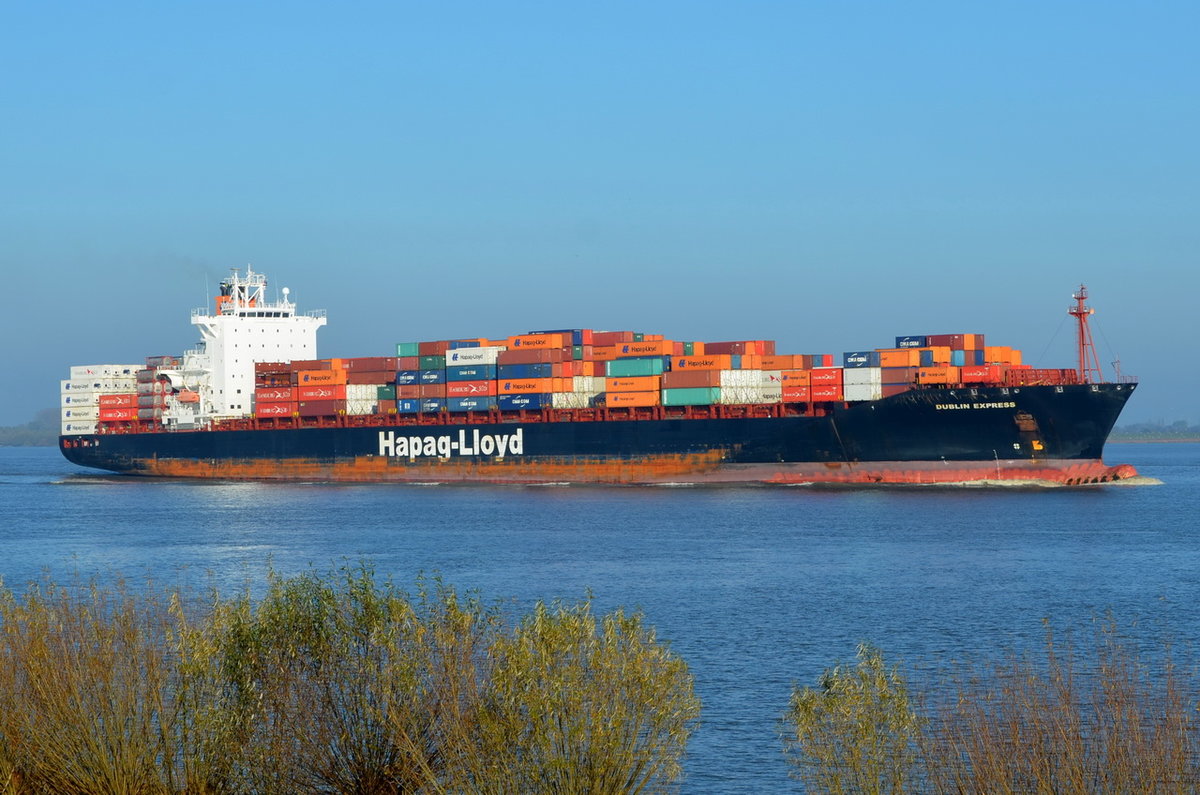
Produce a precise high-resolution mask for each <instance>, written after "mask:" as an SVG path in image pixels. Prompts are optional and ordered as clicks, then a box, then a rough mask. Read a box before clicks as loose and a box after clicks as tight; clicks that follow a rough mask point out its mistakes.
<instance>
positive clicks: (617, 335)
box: [592, 331, 634, 346]
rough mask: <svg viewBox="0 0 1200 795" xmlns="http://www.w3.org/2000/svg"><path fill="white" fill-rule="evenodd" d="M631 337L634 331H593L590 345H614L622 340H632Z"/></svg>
mask: <svg viewBox="0 0 1200 795" xmlns="http://www.w3.org/2000/svg"><path fill="white" fill-rule="evenodd" d="M633 338H634V332H632V331H593V332H592V345H595V346H606V345H616V344H618V343H622V342H633V341H634V339H633Z"/></svg>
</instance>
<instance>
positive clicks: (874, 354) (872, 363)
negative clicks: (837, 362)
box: [842, 351, 879, 368]
mask: <svg viewBox="0 0 1200 795" xmlns="http://www.w3.org/2000/svg"><path fill="white" fill-rule="evenodd" d="M842 366H843V367H846V368H851V367H878V366H879V351H847V352H846V353H843V354H842Z"/></svg>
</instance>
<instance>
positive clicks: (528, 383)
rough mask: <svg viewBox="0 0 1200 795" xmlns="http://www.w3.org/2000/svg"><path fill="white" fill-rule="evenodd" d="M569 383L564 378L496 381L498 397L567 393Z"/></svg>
mask: <svg viewBox="0 0 1200 795" xmlns="http://www.w3.org/2000/svg"><path fill="white" fill-rule="evenodd" d="M570 387H571V381H570V380H568V379H564V378H519V379H516V378H514V379H500V380H498V381H496V393H497V394H499V395H513V394H528V393H542V392H545V393H550V392H569V391H570Z"/></svg>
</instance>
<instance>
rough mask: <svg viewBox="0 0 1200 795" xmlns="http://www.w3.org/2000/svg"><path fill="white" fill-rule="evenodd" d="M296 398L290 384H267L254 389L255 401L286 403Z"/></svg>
mask: <svg viewBox="0 0 1200 795" xmlns="http://www.w3.org/2000/svg"><path fill="white" fill-rule="evenodd" d="M295 398H296V394H295V390H294V389H293V388H292V387H290V386H265V387H259V388H258V389H256V390H254V402H255V403H286V402H289V401H292V400H294V399H295Z"/></svg>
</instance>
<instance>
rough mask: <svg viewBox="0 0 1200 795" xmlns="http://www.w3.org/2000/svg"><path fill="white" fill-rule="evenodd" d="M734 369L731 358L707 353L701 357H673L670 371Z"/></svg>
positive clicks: (726, 355)
mask: <svg viewBox="0 0 1200 795" xmlns="http://www.w3.org/2000/svg"><path fill="white" fill-rule="evenodd" d="M733 369H736V368H735V366H734V362H733V357H732V356H730V355H728V354H723V353H722V354H711V353H708V352H707V351H706V352H705V353H704V355H703V356H675V357H673V358H672V359H671V371H672V372H678V371H682V370H733Z"/></svg>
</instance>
